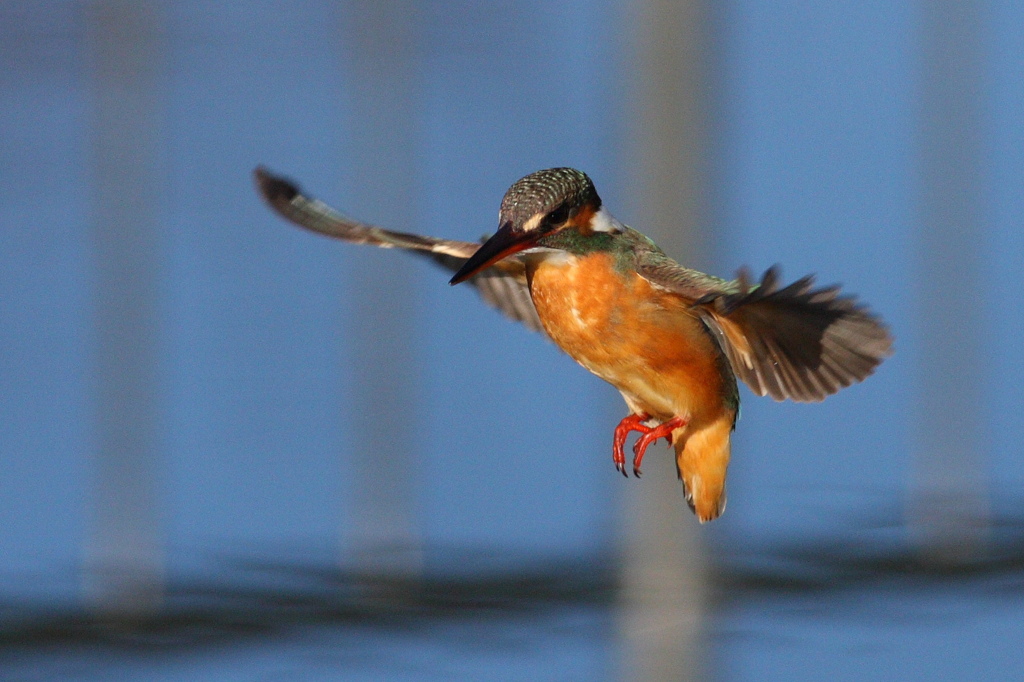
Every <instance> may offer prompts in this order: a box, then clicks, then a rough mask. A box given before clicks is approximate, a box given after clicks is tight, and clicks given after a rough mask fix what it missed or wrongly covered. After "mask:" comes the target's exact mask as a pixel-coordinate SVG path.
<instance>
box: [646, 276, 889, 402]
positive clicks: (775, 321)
mask: <svg viewBox="0 0 1024 682" xmlns="http://www.w3.org/2000/svg"><path fill="white" fill-rule="evenodd" d="M650 261H651V262H650V263H649V264H646V265H641V266H640V267H638V271H639V274H640V275H641V276H642V277H644V278H645V279H647V280H648V281H649V282H651V283H652V284H654V285H656V286H659V287H662V288H664V289H667V290H669V291H673V292H675V293H677V294H679V295H680V296H682V297H684V298H686V299H688V300H690V301H692V305H693V307H694V308H695V309H696V310H697V311H698V313H699V314H700V316H701V318H702V319H703V320H704V324H705V325H706V326H707V328H708V329H709V330H710V331H711V333H712V336H714V337H715V339H717V341H718V343H719V345H720V346H721V348H722V350H723V351H724V352H725V354H726V356H727V357H728V358H729V362H730V364H731V365H732V368H733V371H734V372H735V373H736V375H737V376H738V377H739V378H740V379H742V380H743V381H744V382H745V383H746V384H747V386H749V387H750V389H751V390H752V391H753V392H754V393H756V394H758V395H770V396H771V397H772V398H774V399H775V400H785V399H787V398H789V399H790V400H795V401H798V402H816V401H819V400H824V399H825V398H826V397H827V396H830V395H832V394H833V393H835V392H837V391H838V390H839V389H841V388H844V387H846V386H849V385H850V384H854V383H856V382H858V381H862V380H863V379H865V378H866V377H867V376H868V375H870V374H871V373H872V372H873V371H874V370H875V368H876V367H877V366H878V365H879V364H880V363H881V362H882V360H884V359H885V358H886V357H888V356H889V355H891V354H892V338H891V337H890V336H889V332H888V330H887V329H886V327H885V325H884V324H883V323H882V322H881V320H879V319H878V318H877V317H876V316H874V315H873V314H871V313H870V312H869V311H868V310H867V309H866V308H865V307H864V306H862V305H860V304H858V303H857V301H856V300H855V299H854V298H853V297H852V296H841V295H839V287H837V286H831V287H825V288H822V289H813V288H812V285H813V282H814V280H813V278H812V277H810V276H808V277H804V278H802V279H799V280H797V281H796V282H793V283H792V284H790V285H789V286H786V287H783V288H781V289H780V288H779V283H778V280H779V273H778V269H777V268H775V267H773V268H770V269H769V270H768V271H767V272H765V273H764V276H763V277H762V278H761V282H760V283H759V284H756V285H753V286H752V285H751V283H750V279H749V275H748V273H747V271H746V270H745V269H744V270H741V271H740V273H739V278H738V279H737V280H735V281H733V282H726V281H724V280H721V279H718V278H715V277H710V276H708V275H703V274H702V273H699V272H696V271H693V270H688V269H686V268H683V267H682V266H680V265H678V264H677V263H675V261H672V260H671V259H669V258H667V257H663V258H657V257H656V258H653V259H650Z"/></svg>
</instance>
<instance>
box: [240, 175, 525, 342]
mask: <svg viewBox="0 0 1024 682" xmlns="http://www.w3.org/2000/svg"><path fill="white" fill-rule="evenodd" d="M253 175H254V176H255V179H256V187H257V189H258V190H259V193H260V195H262V197H263V198H264V199H265V200H266V202H267V203H268V204H269V205H270V207H271V208H272V209H274V210H275V211H276V212H277V213H278V214H279V215H281V216H282V217H283V218H285V219H286V220H289V221H291V222H293V223H295V224H296V225H298V226H300V227H304V228H306V229H307V230H312V231H313V232H319V233H320V234H324V235H327V236H328V237H334V238H335V239H341V240H343V241H347V242H352V243H353V244H369V245H371V246H379V247H382V248H385V249H391V248H398V249H408V250H411V251H416V252H418V253H420V254H422V255H424V256H426V257H428V258H430V259H431V260H433V261H434V262H435V263H437V264H438V265H440V266H441V267H443V268H445V269H447V270H450V271H451V272H455V271H457V270H458V269H459V268H461V267H462V264H463V263H465V262H466V261H467V260H468V259H469V257H470V256H472V255H473V254H474V253H476V250H477V249H478V248H480V243H479V242H463V241H456V240H452V239H437V238H435V237H424V236H421V235H418V234H408V233H405V232H393V231H391V230H385V229H383V228H380V227H375V226H373V225H367V224H365V223H360V222H357V221H355V220H351V219H349V218H346V217H345V216H343V215H341V214H340V213H338V212H337V211H335V210H334V209H332V208H331V207H330V206H328V205H327V204H325V203H324V202H322V201H320V200H318V199H313V198H312V197H308V196H306V195H305V194H303V193H302V191H301V190H300V189H299V188H298V187H297V186H296V185H295V184H293V183H291V182H289V181H288V180H285V179H284V178H281V177H278V176H276V175H273V174H271V173H270V171H268V170H267V169H265V168H263V167H262V166H261V167H258V168H256V170H255V171H253ZM467 281H468V282H469V283H470V284H472V285H473V286H474V287H476V289H477V291H478V292H480V296H481V297H482V298H483V299H484V301H486V302H487V303H488V304H489V305H492V306H494V307H495V308H497V309H498V310H500V311H501V312H502V313H504V314H505V315H507V316H508V317H510V318H512V319H513V320H516V321H517V322H522V323H523V324H524V325H526V326H527V327H528V328H529V329H531V330H533V331H537V332H543V329H542V327H541V324H540V319H539V318H538V317H537V310H536V309H535V308H534V307H533V299H531V298H530V290H529V288H528V286H527V284H526V269H525V266H524V265H523V262H522V261H521V260H519V259H518V258H506V259H505V260H502V261H499V262H497V263H495V264H494V265H493V266H491V267H489V268H487V269H486V270H483V271H482V272H480V273H479V274H477V275H475V276H473V277H471V278H470V279H469V280H467Z"/></svg>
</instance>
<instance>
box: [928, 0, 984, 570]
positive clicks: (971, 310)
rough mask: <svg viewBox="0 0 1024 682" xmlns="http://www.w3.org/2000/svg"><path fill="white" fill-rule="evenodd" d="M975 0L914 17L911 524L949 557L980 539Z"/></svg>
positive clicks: (978, 24)
mask: <svg viewBox="0 0 1024 682" xmlns="http://www.w3.org/2000/svg"><path fill="white" fill-rule="evenodd" d="M981 5H982V3H980V2H978V1H977V0H935V1H934V2H925V3H921V4H920V5H919V8H920V12H921V13H922V16H921V43H922V53H921V68H922V74H921V108H920V111H919V115H920V120H921V128H920V155H921V156H920V164H921V165H920V177H921V196H920V206H921V211H920V222H919V226H918V232H917V238H916V241H917V244H916V251H917V277H916V294H917V300H918V310H917V318H918V320H919V321H920V322H919V325H918V328H917V331H918V334H919V335H920V342H919V343H920V346H919V348H920V352H919V355H918V357H919V361H918V365H917V367H916V368H915V369H916V375H917V376H916V379H917V391H916V392H915V395H916V396H917V400H916V437H915V445H916V447H915V456H914V464H915V475H916V479H917V480H916V484H915V491H914V497H913V499H912V500H911V506H910V515H911V519H910V520H911V526H912V527H913V528H914V529H915V530H916V533H917V536H918V537H917V540H918V541H919V542H920V543H921V545H922V549H923V551H924V552H925V554H926V556H927V558H929V559H931V560H934V561H939V562H957V561H961V560H964V559H967V558H969V557H971V556H972V555H974V553H975V552H976V551H977V550H978V549H979V543H981V542H982V541H983V540H984V527H985V526H987V517H988V504H987V500H986V494H985V484H984V480H983V476H984V467H983V461H982V457H983V455H982V451H983V449H984V448H985V444H986V438H985V433H984V430H983V427H984V423H985V418H984V414H983V411H982V406H983V405H984V395H983V389H982V384H983V381H984V375H983V373H982V371H981V368H982V367H983V366H984V363H983V362H982V356H981V341H980V339H981V338H982V335H983V330H984V329H985V321H984V319H983V317H982V310H983V306H982V305H981V304H980V303H979V300H978V297H979V292H981V291H984V279H983V275H982V254H981V245H982V236H983V235H982V215H981V202H982V177H981V163H982V159H981V152H982V149H981V127H982V126H981V124H982V120H981V106H982V101H983V92H982V82H983V71H982V58H983V54H982V50H983V45H982V18H981Z"/></svg>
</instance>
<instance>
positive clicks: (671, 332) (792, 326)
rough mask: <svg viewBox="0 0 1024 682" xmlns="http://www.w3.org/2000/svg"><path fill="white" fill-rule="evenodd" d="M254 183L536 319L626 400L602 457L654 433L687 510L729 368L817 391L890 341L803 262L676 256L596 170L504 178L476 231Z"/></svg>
mask: <svg viewBox="0 0 1024 682" xmlns="http://www.w3.org/2000/svg"><path fill="white" fill-rule="evenodd" d="M254 174H255V180H256V186H257V188H258V190H259V192H260V194H261V195H262V196H263V198H264V199H265V200H266V201H267V203H268V204H269V205H270V206H271V208H273V209H274V210H275V211H276V212H277V213H279V214H280V215H281V216H283V217H284V218H285V219H287V220H289V221H291V222H293V223H295V224H296V225H299V226H301V227H304V228H307V229H309V230H312V231H314V232H319V233H321V234H324V235H327V236H330V237H335V238H337V239H341V240H343V241H348V242H352V243H355V244H369V245H372V246H379V247H383V248H398V249H407V250H411V251H416V252H419V253H421V254H423V255H425V256H426V257H428V258H430V259H432V260H434V261H435V262H436V263H437V264H439V265H441V266H442V267H444V268H446V269H448V270H449V271H450V272H452V273H454V274H453V276H452V278H451V284H459V283H460V282H466V283H468V284H470V285H472V286H474V287H475V288H476V289H477V291H478V292H479V293H480V295H481V296H482V297H483V299H484V300H485V301H486V302H487V303H489V304H490V305H492V306H494V307H495V308H497V309H498V310H500V311H501V312H502V313H504V314H505V315H507V316H508V317H510V318H512V319H513V320H516V321H519V322H522V323H523V324H525V325H526V326H527V327H529V328H530V329H532V330H534V331H538V332H542V333H545V334H546V335H547V336H548V337H549V338H550V339H551V340H552V341H554V342H555V344H556V345H558V347H559V348H561V349H562V350H563V351H565V352H566V353H567V354H568V355H569V356H570V357H572V358H573V359H574V360H576V362H578V363H579V364H581V365H583V367H585V368H586V369H588V370H589V371H591V372H592V373H594V374H596V375H597V376H599V377H601V378H602V379H604V380H605V381H607V382H608V383H610V384H611V385H612V386H614V387H615V388H617V389H618V390H619V392H620V393H621V394H622V397H623V398H624V399H625V401H626V405H627V407H628V408H629V415H628V416H627V417H625V418H624V419H623V420H622V421H621V422H620V423H619V424H618V426H617V427H616V428H615V431H614V436H613V439H612V459H613V461H614V463H615V466H616V468H617V469H618V470H619V471H620V472H621V473H622V474H623V475H625V476H628V475H629V474H628V473H627V465H626V455H625V444H626V440H627V438H628V437H629V435H630V434H631V433H632V432H637V433H638V434H639V437H638V438H637V440H636V442H635V444H634V446H633V458H632V463H631V464H632V466H631V468H632V470H633V473H634V475H636V476H640V466H641V463H642V461H643V458H644V453H645V452H646V451H647V448H648V447H649V446H650V445H651V444H652V443H654V442H656V441H657V440H658V439H660V438H665V439H666V440H667V441H668V442H669V443H670V444H671V445H672V447H673V448H674V450H675V455H676V472H677V474H678V476H679V478H680V480H681V481H682V482H683V488H684V493H685V497H686V501H687V503H688V504H689V506H690V509H692V510H693V512H694V513H695V514H696V516H697V518H698V519H699V520H700V522H701V523H703V522H705V521H710V520H712V519H715V518H717V517H718V516H719V515H720V514H721V513H722V511H723V510H724V509H725V501H726V494H725V476H726V468H727V467H728V464H729V456H730V443H729V442H730V438H731V436H732V432H733V429H734V428H735V426H736V417H737V415H738V413H739V402H740V398H739V392H738V390H737V385H736V378H737V377H739V379H740V380H742V381H743V382H744V383H746V384H747V386H749V387H750V390H751V391H753V392H754V393H755V394H757V395H761V396H763V395H769V396H771V397H772V398H774V399H775V400H786V399H789V400H794V401H797V402H817V401H820V400H824V399H825V398H826V397H827V396H829V395H832V394H833V393H836V392H837V391H839V389H841V388H844V387H846V386H849V385H851V384H853V383H856V382H859V381H862V380H863V379H864V378H866V377H867V376H868V375H870V374H871V373H872V372H873V371H874V370H875V368H876V367H877V366H878V365H879V364H880V363H881V362H882V360H884V359H885V358H886V357H887V356H889V355H890V354H891V353H892V338H891V337H890V335H889V332H888V330H887V329H886V327H885V325H884V324H883V323H882V322H881V320H880V319H879V318H878V317H876V316H875V315H873V314H872V313H871V312H869V311H868V310H867V308H866V307H864V306H862V305H860V304H858V303H857V302H856V300H855V299H854V298H853V297H852V296H848V295H840V293H839V288H838V287H836V286H830V287H824V288H813V278H812V277H810V276H808V277H804V278H802V279H799V280H797V281H795V282H793V283H792V284H789V285H787V286H781V285H780V283H779V273H778V269H777V268H774V267H773V268H770V269H769V270H768V271H767V272H765V273H764V275H763V276H762V277H761V279H760V281H758V282H754V281H752V280H751V277H750V276H749V274H748V272H747V271H746V270H745V269H743V270H740V272H739V274H738V277H737V278H736V279H735V280H731V281H729V280H724V279H719V278H718V277H713V276H711V275H706V274H704V273H702V272H698V271H697V270H691V269H689V268H685V267H683V266H682V265H680V264H679V263H677V262H676V261H674V260H672V259H671V258H669V257H668V256H667V255H665V253H664V252H663V251H662V250H661V249H660V248H658V247H657V246H656V245H655V244H654V242H652V241H651V240H650V239H649V238H647V237H645V236H644V235H643V234H641V233H640V232H637V231H636V230H634V229H632V228H629V227H627V226H625V225H623V224H622V223H620V222H619V221H618V220H616V219H615V218H613V217H612V216H611V214H609V213H608V211H607V210H605V208H604V206H603V204H602V203H601V198H600V197H599V196H598V194H597V190H596V189H595V188H594V183H593V182H591V180H590V178H589V177H587V175H586V174H585V173H583V172H581V171H578V170H576V169H574V168H550V169H547V170H541V171H537V172H536V173H531V174H530V175H527V176H526V177H524V178H522V179H520V180H518V181H516V182H515V183H514V184H513V185H512V186H511V187H510V188H509V190H508V191H507V192H506V193H505V197H504V198H503V199H502V202H501V210H500V212H499V216H498V231H497V232H496V233H495V234H494V235H493V236H492V237H490V238H489V239H487V240H485V241H483V242H482V243H480V242H465V241H456V240H450V239H438V238H434V237H426V236H421V235H416V234H407V233H402V232H394V231H391V230H385V229H382V228H380V227H376V226H372V225H367V224H365V223H360V222H357V221H354V220H351V219H349V218H346V217H344V216H343V215H341V214H340V213H338V212H337V211H335V210H333V209H332V208H330V207H329V206H328V205H326V204H324V203H323V202H321V201H319V200H317V199H313V198H311V197H308V196H306V195H305V194H303V193H302V191H301V190H300V189H299V188H298V187H297V186H296V185H295V184H293V183H292V182H290V181H288V180H286V179H284V178H281V177H278V176H276V175H273V174H271V173H270V171H268V170H266V169H265V168H263V167H259V168H257V169H256V170H255V171H254Z"/></svg>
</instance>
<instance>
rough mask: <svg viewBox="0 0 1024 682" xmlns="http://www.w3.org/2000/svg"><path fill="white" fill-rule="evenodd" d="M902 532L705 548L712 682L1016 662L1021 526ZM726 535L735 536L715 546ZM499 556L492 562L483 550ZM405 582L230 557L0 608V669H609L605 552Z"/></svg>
mask: <svg viewBox="0 0 1024 682" xmlns="http://www.w3.org/2000/svg"><path fill="white" fill-rule="evenodd" d="M908 536H909V533H908V532H907V530H906V529H905V528H901V527H888V528H884V527H873V528H867V527H864V526H862V527H861V529H860V530H857V531H850V532H849V533H848V535H847V537H846V538H845V541H836V540H835V536H833V537H832V539H831V540H829V541H822V542H807V543H802V544H792V545H788V546H775V547H747V548H746V549H739V548H737V547H728V548H726V547H720V548H719V551H718V552H717V561H716V565H715V568H714V570H713V571H711V574H712V581H713V595H714V599H713V602H714V605H715V606H714V612H713V616H712V621H711V622H710V623H708V635H709V638H710V640H711V641H710V642H709V644H710V645H711V650H712V651H714V652H716V654H715V656H714V659H715V660H714V661H713V663H712V665H711V666H709V668H710V669H711V670H714V671H715V672H716V673H717V674H716V676H717V677H718V678H720V679H759V680H761V679H780V680H781V679H821V678H824V677H830V678H834V679H873V678H882V679H887V678H892V677H897V676H898V677H901V678H907V677H909V678H928V679H944V678H953V677H957V676H959V677H963V676H967V675H970V676H972V677H976V678H977V677H980V678H982V679H998V678H1004V677H1005V676H1006V675H1008V674H1009V675H1010V676H1011V677H1012V672H1013V671H1015V670H1016V671H1019V670H1024V651H1022V649H1024V647H1021V646H1020V641H1022V640H1021V635H1022V625H1024V617H1022V613H1024V612H1022V610H1021V607H1022V605H1024V598H1022V596H1024V595H1022V588H1024V523H1022V522H1021V521H1019V520H1017V519H1005V520H1002V521H1000V522H997V523H996V524H995V525H994V526H993V528H992V529H991V531H990V532H989V534H988V538H989V540H988V542H987V544H986V551H985V552H984V555H977V556H973V557H970V558H968V560H966V561H964V562H961V563H955V564H950V563H946V564H941V563H934V562H931V561H929V560H928V559H927V556H928V555H927V554H922V553H921V552H920V551H919V550H918V548H916V547H915V546H913V545H911V544H910V543H909V542H907V540H906V538H907V537H908ZM730 544H734V543H730ZM498 560H500V561H498ZM432 565H433V566H434V570H433V571H432V572H431V575H429V576H427V577H423V578H388V577H383V576H375V575H367V574H362V575H360V574H357V573H355V572H353V571H345V570H339V569H336V568H332V567H330V566H328V565H323V564H315V563H308V564H302V563H299V562H294V563H287V562H269V561H260V560H258V559H253V560H238V559H236V560H232V561H225V562H222V563H221V564H220V566H219V570H218V572H217V573H216V574H214V575H213V577H209V578H207V579H205V580H194V581H188V582H177V583H172V585H171V586H170V588H169V589H168V593H167V595H166V599H165V606H164V609H163V610H162V612H161V613H159V614H158V615H156V616H154V617H153V618H151V619H148V620H146V621H139V622H135V623H115V622H110V621H108V622H101V621H97V620H96V619H94V618H92V617H90V616H89V615H88V614H86V613H83V612H82V611H80V610H76V609H68V610H63V611H61V610H54V609H50V610H45V609H40V608H34V607H32V606H31V605H25V604H22V605H13V604H7V605H5V606H3V608H2V610H0V617H2V629H0V663H2V668H0V669H2V671H3V672H2V674H0V677H2V679H12V680H22V679H25V680H28V679H107V678H109V677H113V676H124V677H128V678H145V679H157V680H171V679H232V678H234V679H304V680H305V679H364V678H365V679H426V680H429V679H452V678H461V679H465V678H470V679H473V678H479V679H490V678H494V677H498V678H500V679H530V680H534V679H587V680H593V679H612V678H613V676H614V671H615V670H617V663H618V657H619V653H620V652H619V651H618V648H617V647H618V644H617V643H616V642H615V641H614V634H615V632H616V630H615V622H614V621H615V617H616V614H615V603H616V595H617V590H618V587H619V580H618V571H617V569H616V567H615V562H614V561H611V560H606V559H595V560H591V561H586V562H550V563H539V562H523V561H522V560H521V559H519V558H516V557H511V556H506V557H483V556H482V555H476V554H455V553H450V554H448V555H447V556H446V557H445V559H444V560H443V561H434V562H433V564H432Z"/></svg>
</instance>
